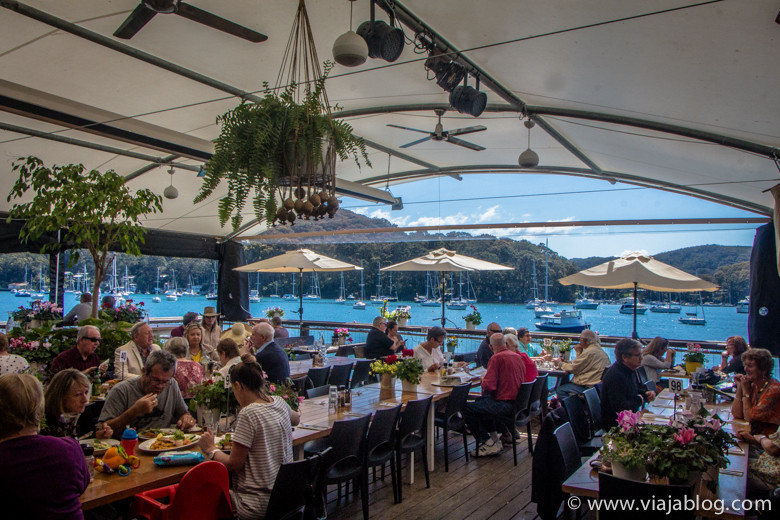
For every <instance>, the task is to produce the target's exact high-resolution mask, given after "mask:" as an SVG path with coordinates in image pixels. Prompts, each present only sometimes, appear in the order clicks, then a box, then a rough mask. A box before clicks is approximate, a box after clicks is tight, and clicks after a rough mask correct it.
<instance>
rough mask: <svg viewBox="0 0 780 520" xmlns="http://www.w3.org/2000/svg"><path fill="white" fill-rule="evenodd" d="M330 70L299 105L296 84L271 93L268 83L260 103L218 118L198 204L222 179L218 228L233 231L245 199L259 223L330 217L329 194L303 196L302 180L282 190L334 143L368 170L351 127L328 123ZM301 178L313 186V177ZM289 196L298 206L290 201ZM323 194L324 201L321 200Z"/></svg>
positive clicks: (333, 204)
mask: <svg viewBox="0 0 780 520" xmlns="http://www.w3.org/2000/svg"><path fill="white" fill-rule="evenodd" d="M332 68H333V64H332V63H329V62H326V63H325V67H324V73H323V75H322V77H320V78H319V79H318V80H317V81H316V82H314V84H313V88H306V89H305V91H304V96H303V99H302V100H301V101H300V103H299V102H297V101H296V91H297V85H295V84H294V83H293V84H291V85H289V86H288V87H286V88H285V89H284V90H282V91H281V92H277V91H275V90H271V89H269V88H268V84H267V83H266V84H264V87H265V95H264V97H263V98H262V99H261V100H260V101H259V102H257V103H247V102H242V103H241V104H240V105H239V106H237V107H236V108H234V109H233V110H231V111H229V112H227V113H225V114H223V115H222V116H220V117H219V118H218V119H217V121H218V122H219V124H220V125H221V128H220V134H219V137H217V139H216V141H215V143H214V155H212V157H211V159H210V160H209V162H208V163H206V166H205V170H206V174H205V177H204V180H203V184H202V186H201V189H200V192H199V193H198V195H197V196H196V197H195V203H199V202H202V201H204V200H206V199H207V198H208V197H210V196H211V195H212V194H213V193H214V191H215V190H216V188H217V187H218V186H219V185H220V183H221V182H222V180H223V179H224V180H226V181H227V184H228V189H227V194H226V195H225V196H223V197H222V198H221V199H220V201H219V210H218V213H219V222H220V225H222V226H224V225H225V223H226V222H227V221H228V220H230V222H231V224H232V226H233V229H234V230H236V229H238V228H239V227H240V225H241V222H242V221H243V216H242V211H243V209H244V206H245V204H246V202H247V200H251V203H252V208H253V209H254V214H255V218H257V220H258V221H259V222H275V221H276V220H277V218H278V219H279V220H283V219H281V216H284V217H285V218H284V220H289V221H290V222H291V223H292V222H294V220H295V218H296V217H295V214H298V216H301V215H306V217H307V218H308V217H309V216H311V215H313V216H315V218H316V217H317V216H322V214H323V213H324V212H328V214H331V213H330V212H331V211H332V212H333V213H335V211H336V210H337V209H338V204H339V203H338V199H336V197H335V196H334V194H333V193H332V192H331V193H327V192H325V191H324V187H323V191H322V192H315V191H312V190H311V189H310V191H309V192H306V190H302V189H301V184H300V182H301V181H300V180H298V181H297V183H296V185H292V186H287V187H285V186H284V182H283V181H284V180H285V177H286V178H287V179H290V178H291V177H297V176H298V174H297V171H298V169H299V168H300V167H301V165H306V166H307V168H317V167H318V166H319V165H321V164H322V163H323V162H324V159H323V151H324V150H323V148H324V147H327V144H331V145H332V148H333V150H334V151H335V154H336V155H337V156H338V158H339V159H341V160H342V161H343V160H346V159H348V158H350V157H352V158H354V160H355V162H356V163H358V166H359V165H360V162H359V158H360V157H361V156H362V158H363V159H364V160H365V162H366V164H368V165H370V162H369V160H368V155H367V154H366V148H365V144H364V143H363V140H362V139H360V138H359V137H356V136H355V135H354V134H353V133H352V127H351V126H350V125H349V124H347V123H345V122H344V121H340V120H337V119H334V118H332V117H330V110H329V108H330V107H328V106H327V105H326V102H325V101H324V99H325V97H324V86H325V79H326V78H327V76H328V73H329V72H330V70H331V69H332ZM334 159H335V158H334ZM305 175H306V176H308V175H309V174H308V173H305ZM306 180H307V181H314V183H315V184H316V182H317V180H316V179H311V178H309V179H306ZM294 182H296V181H294ZM287 184H290V183H289V182H288V183H287ZM280 187H281V188H280ZM296 187H297V188H298V189H301V191H297V190H296V189H295V188H296ZM285 190H289V192H286V191H285ZM277 191H278V192H279V195H280V199H281V200H282V202H283V203H282V207H281V208H280V207H278V206H277V201H276V196H275V195H276V192H277ZM294 192H297V193H296V197H297V199H298V201H300V203H298V202H297V201H293V199H292V196H291V195H292V194H293V193H294ZM323 193H324V194H325V195H326V197H327V200H324V201H323V200H321V198H322V197H321V195H322V194H323ZM299 195H300V196H299ZM306 204H309V205H310V206H309V207H307V206H306ZM320 206H322V208H321V209H322V213H317V212H316V211H315V210H319V209H320ZM293 210H295V212H294V213H293ZM280 212H283V214H282V213H280ZM331 216H332V215H331Z"/></svg>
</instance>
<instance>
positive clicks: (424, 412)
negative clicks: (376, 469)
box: [395, 395, 433, 504]
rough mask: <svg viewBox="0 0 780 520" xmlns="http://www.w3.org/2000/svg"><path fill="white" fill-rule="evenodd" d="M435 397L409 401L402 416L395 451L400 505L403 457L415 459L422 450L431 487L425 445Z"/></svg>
mask: <svg viewBox="0 0 780 520" xmlns="http://www.w3.org/2000/svg"><path fill="white" fill-rule="evenodd" d="M432 400H433V396H432V395H429V396H428V397H426V398H424V399H418V400H416V401H409V402H408V403H406V409H405V410H404V411H403V413H402V414H401V422H400V424H399V425H398V436H397V441H396V449H395V450H396V451H395V457H396V461H395V470H396V472H397V476H398V503H399V504H400V503H401V502H402V501H403V480H402V479H401V455H403V454H404V453H409V454H410V457H414V452H415V451H417V450H422V462H423V469H424V470H425V487H426V488H430V487H431V479H430V475H429V474H428V454H427V453H426V450H425V443H426V439H427V433H428V412H429V410H430V408H431V401H432Z"/></svg>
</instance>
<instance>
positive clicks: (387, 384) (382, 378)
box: [370, 355, 398, 390]
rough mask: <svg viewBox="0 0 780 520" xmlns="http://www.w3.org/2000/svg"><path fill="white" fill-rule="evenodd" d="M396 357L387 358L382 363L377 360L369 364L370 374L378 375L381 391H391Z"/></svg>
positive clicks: (395, 369) (396, 365) (396, 368)
mask: <svg viewBox="0 0 780 520" xmlns="http://www.w3.org/2000/svg"><path fill="white" fill-rule="evenodd" d="M397 360H398V358H397V357H396V356H394V355H393V356H387V357H386V358H385V360H384V361H382V360H381V359H377V360H376V361H374V362H373V363H371V369H370V372H371V374H377V375H379V383H380V385H381V387H382V389H383V390H392V389H393V388H394V383H393V377H395V374H396V371H397V370H398V364H397V363H396V361H397Z"/></svg>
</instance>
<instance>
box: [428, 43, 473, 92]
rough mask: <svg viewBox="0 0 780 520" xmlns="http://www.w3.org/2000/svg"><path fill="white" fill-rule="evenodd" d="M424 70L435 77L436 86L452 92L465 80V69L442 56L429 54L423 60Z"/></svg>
mask: <svg viewBox="0 0 780 520" xmlns="http://www.w3.org/2000/svg"><path fill="white" fill-rule="evenodd" d="M425 68H426V69H427V70H430V71H431V72H433V74H434V75H435V76H436V84H437V85H439V86H440V87H441V88H443V89H444V90H446V91H447V92H452V91H453V90H454V89H455V88H457V86H458V85H459V84H460V83H461V81H463V80H464V79H465V78H466V69H464V68H463V67H461V66H460V65H458V64H457V63H455V62H453V61H450V59H449V58H448V57H446V56H444V55H442V54H437V53H433V52H432V53H431V57H430V58H428V59H427V60H425Z"/></svg>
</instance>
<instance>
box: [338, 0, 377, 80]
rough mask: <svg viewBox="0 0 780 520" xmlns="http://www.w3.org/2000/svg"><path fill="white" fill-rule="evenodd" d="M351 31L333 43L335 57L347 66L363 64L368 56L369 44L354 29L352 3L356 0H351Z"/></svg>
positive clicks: (339, 62) (340, 63)
mask: <svg viewBox="0 0 780 520" xmlns="http://www.w3.org/2000/svg"><path fill="white" fill-rule="evenodd" d="M349 2H350V4H349V31H347V32H345V33H344V34H342V35H341V36H339V37H338V38H336V41H335V42H334V43H333V59H334V60H335V62H336V63H338V64H339V65H344V66H345V67H357V66H358V65H363V64H364V63H365V62H366V59H367V58H368V44H366V40H364V39H363V38H362V37H360V36H359V35H358V34H357V33H356V32H355V31H353V30H352V5H353V4H354V2H355V0H349Z"/></svg>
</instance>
